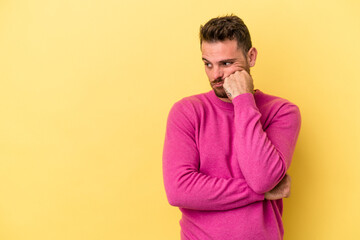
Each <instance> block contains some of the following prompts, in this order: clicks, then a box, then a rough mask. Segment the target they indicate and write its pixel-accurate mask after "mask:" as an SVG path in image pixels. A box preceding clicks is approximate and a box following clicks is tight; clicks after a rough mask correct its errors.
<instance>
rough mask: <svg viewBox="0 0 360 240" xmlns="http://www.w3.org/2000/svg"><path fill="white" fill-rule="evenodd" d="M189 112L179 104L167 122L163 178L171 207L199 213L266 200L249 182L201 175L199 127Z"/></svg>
mask: <svg viewBox="0 0 360 240" xmlns="http://www.w3.org/2000/svg"><path fill="white" fill-rule="evenodd" d="M186 111H190V110H188V108H185V107H184V106H183V105H180V104H175V106H174V107H173V109H172V110H171V111H170V113H169V118H168V122H167V130H166V136H165V143H164V152H163V176H164V184H165V190H166V194H167V197H168V200H169V203H170V204H171V205H174V206H178V207H182V208H189V209H197V210H229V209H234V208H239V207H242V206H245V205H248V204H250V203H253V202H255V201H261V200H264V194H257V193H255V192H254V191H253V190H252V189H251V188H250V187H249V185H248V184H247V182H246V181H245V179H234V178H227V179H226V178H219V177H215V176H209V175H206V174H204V173H202V172H200V171H199V169H200V156H199V152H198V147H197V143H196V137H195V132H196V130H195V124H194V123H193V122H192V121H191V117H189V116H191V114H192V113H191V112H186ZM219 160H220V159H219ZM224 161H225V159H224Z"/></svg>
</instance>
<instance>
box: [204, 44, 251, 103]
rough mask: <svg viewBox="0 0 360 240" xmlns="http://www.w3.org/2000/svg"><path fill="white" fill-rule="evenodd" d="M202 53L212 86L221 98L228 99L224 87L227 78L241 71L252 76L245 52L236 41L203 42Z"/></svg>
mask: <svg viewBox="0 0 360 240" xmlns="http://www.w3.org/2000/svg"><path fill="white" fill-rule="evenodd" d="M201 51H202V60H203V61H204V63H205V72H206V75H207V76H208V78H209V81H210V85H211V87H212V89H214V91H215V94H216V96H218V97H220V98H227V95H226V93H225V91H224V88H223V87H222V85H223V83H224V79H225V78H227V77H228V76H230V75H231V74H233V73H234V72H236V71H241V70H246V71H247V72H248V73H249V74H250V66H249V62H248V59H247V57H245V56H244V53H243V50H242V49H241V48H238V45H237V42H236V40H225V41H218V42H202V44H201Z"/></svg>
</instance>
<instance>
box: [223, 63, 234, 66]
mask: <svg viewBox="0 0 360 240" xmlns="http://www.w3.org/2000/svg"><path fill="white" fill-rule="evenodd" d="M231 64H233V62H224V65H225V66H230V65H231Z"/></svg>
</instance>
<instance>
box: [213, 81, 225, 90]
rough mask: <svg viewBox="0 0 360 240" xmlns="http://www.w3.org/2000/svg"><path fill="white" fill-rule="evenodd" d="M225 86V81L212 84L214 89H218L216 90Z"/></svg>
mask: <svg viewBox="0 0 360 240" xmlns="http://www.w3.org/2000/svg"><path fill="white" fill-rule="evenodd" d="M223 84H224V81H220V82H212V83H211V85H212V86H213V87H216V88H218V87H222V85H223Z"/></svg>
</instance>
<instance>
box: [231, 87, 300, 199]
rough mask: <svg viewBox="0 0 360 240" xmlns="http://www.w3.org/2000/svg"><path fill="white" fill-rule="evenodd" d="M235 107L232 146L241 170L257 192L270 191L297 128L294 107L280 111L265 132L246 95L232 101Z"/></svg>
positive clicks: (283, 169) (290, 150)
mask: <svg viewBox="0 0 360 240" xmlns="http://www.w3.org/2000/svg"><path fill="white" fill-rule="evenodd" d="M233 103H234V106H235V122H236V137H235V144H236V146H237V148H236V152H237V154H238V161H239V165H240V168H241V171H242V173H243V175H244V177H245V179H246V181H247V183H248V184H249V186H250V187H251V188H252V189H253V190H254V191H255V192H257V193H265V192H268V191H270V190H271V189H273V188H274V187H275V186H276V185H277V184H278V183H279V182H280V181H281V179H283V177H284V176H285V174H286V171H287V169H288V168H289V166H290V162H291V158H292V154H293V151H294V148H295V144H296V139H297V136H298V132H299V128H300V115H299V112H298V109H297V107H296V106H294V107H291V106H290V107H288V109H287V110H286V111H282V112H281V111H280V110H279V113H278V114H277V116H275V117H274V119H272V120H269V121H273V122H272V123H271V124H269V127H268V128H267V130H266V131H264V130H263V125H262V123H261V121H260V118H261V113H260V111H259V110H258V108H257V106H256V104H255V100H254V98H253V96H252V95H251V94H250V93H247V94H244V95H240V96H238V97H237V98H235V99H234V100H233Z"/></svg>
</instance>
